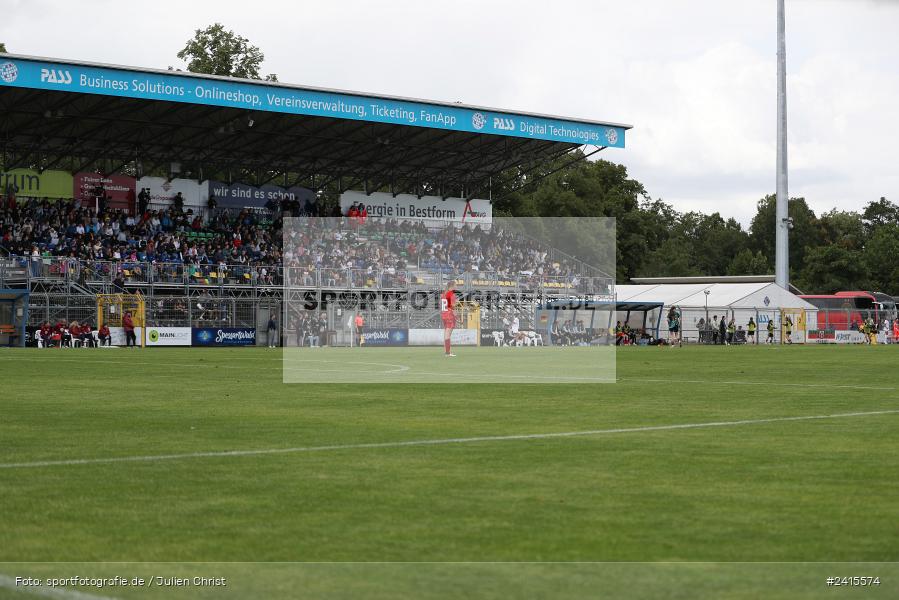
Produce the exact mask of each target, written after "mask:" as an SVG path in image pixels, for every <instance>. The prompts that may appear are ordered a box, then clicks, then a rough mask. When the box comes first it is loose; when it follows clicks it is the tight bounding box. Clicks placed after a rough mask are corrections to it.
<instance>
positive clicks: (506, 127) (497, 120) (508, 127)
mask: <svg viewBox="0 0 899 600" xmlns="http://www.w3.org/2000/svg"><path fill="white" fill-rule="evenodd" d="M493 128H494V129H499V130H502V131H515V121H513V120H512V119H503V118H501V117H493Z"/></svg>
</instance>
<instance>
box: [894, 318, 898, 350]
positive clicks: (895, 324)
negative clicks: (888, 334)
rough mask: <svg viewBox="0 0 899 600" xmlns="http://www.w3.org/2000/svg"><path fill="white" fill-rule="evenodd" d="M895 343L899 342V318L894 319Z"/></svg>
mask: <svg viewBox="0 0 899 600" xmlns="http://www.w3.org/2000/svg"><path fill="white" fill-rule="evenodd" d="M893 343H894V344H899V319H896V320H895V321H893Z"/></svg>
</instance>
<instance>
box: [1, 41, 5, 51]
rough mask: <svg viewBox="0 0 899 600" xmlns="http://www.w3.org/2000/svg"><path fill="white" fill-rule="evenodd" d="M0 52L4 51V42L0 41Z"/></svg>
mask: <svg viewBox="0 0 899 600" xmlns="http://www.w3.org/2000/svg"><path fill="white" fill-rule="evenodd" d="M0 52H3V53H6V44H4V43H3V42H0Z"/></svg>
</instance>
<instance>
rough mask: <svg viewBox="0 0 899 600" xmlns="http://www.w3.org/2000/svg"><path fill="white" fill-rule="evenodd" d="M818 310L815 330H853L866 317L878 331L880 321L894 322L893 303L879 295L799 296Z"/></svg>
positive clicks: (894, 307)
mask: <svg viewBox="0 0 899 600" xmlns="http://www.w3.org/2000/svg"><path fill="white" fill-rule="evenodd" d="M799 297H800V298H802V299H803V300H805V301H806V302H808V303H809V304H811V305H813V306H815V307H816V308H818V309H819V310H818V329H822V330H823V329H835V330H841V331H846V330H849V329H854V330H857V329H858V326H859V324H860V323H862V322H863V321H864V320H865V319H867V318H868V317H871V318H873V319H874V322H875V323H876V324H877V327H878V328H879V327H880V324H881V322H882V321H883V320H884V319H889V320H891V321H892V320H893V319H895V318H896V300H895V299H894V298H893V297H892V296H888V295H886V294H882V293H880V292H865V291H851V292H837V293H836V294H827V295H825V294H820V295H805V296H799Z"/></svg>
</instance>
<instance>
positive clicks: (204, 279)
mask: <svg viewBox="0 0 899 600" xmlns="http://www.w3.org/2000/svg"><path fill="white" fill-rule="evenodd" d="M0 272H2V277H3V279H4V280H6V281H14V280H18V281H32V280H37V281H46V280H55V281H72V282H75V283H78V284H79V285H82V286H85V287H92V288H96V287H104V288H110V289H115V287H116V286H117V285H119V286H121V287H127V288H129V289H131V288H142V287H149V286H168V287H174V286H180V287H190V286H198V287H237V288H240V287H262V286H264V287H272V286H281V285H287V286H290V287H300V288H323V289H373V290H379V289H394V290H402V289H413V290H415V289H434V288H440V289H442V288H444V287H445V286H446V284H447V282H449V281H450V280H452V281H453V282H455V285H456V287H457V288H458V289H460V290H464V291H470V290H483V289H489V290H497V291H499V292H524V291H527V292H533V293H542V294H547V295H572V296H574V295H577V296H592V295H605V294H608V293H610V292H611V286H612V284H613V282H612V280H611V279H609V278H606V277H575V276H568V277H560V276H543V275H537V274H534V273H530V272H527V271H525V272H520V273H497V272H468V273H464V274H462V275H456V274H454V273H453V272H452V270H451V269H449V268H444V269H442V268H432V269H428V268H413V269H407V270H396V269H372V268H368V269H356V268H317V269H310V268H304V267H281V266H271V265H245V264H236V265H235V264H203V265H197V264H190V263H157V262H142V261H130V260H122V261H117V262H114V261H101V260H86V261H79V260H77V259H74V258H59V257H31V256H24V257H10V258H5V259H2V262H0ZM285 275H286V280H285Z"/></svg>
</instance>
